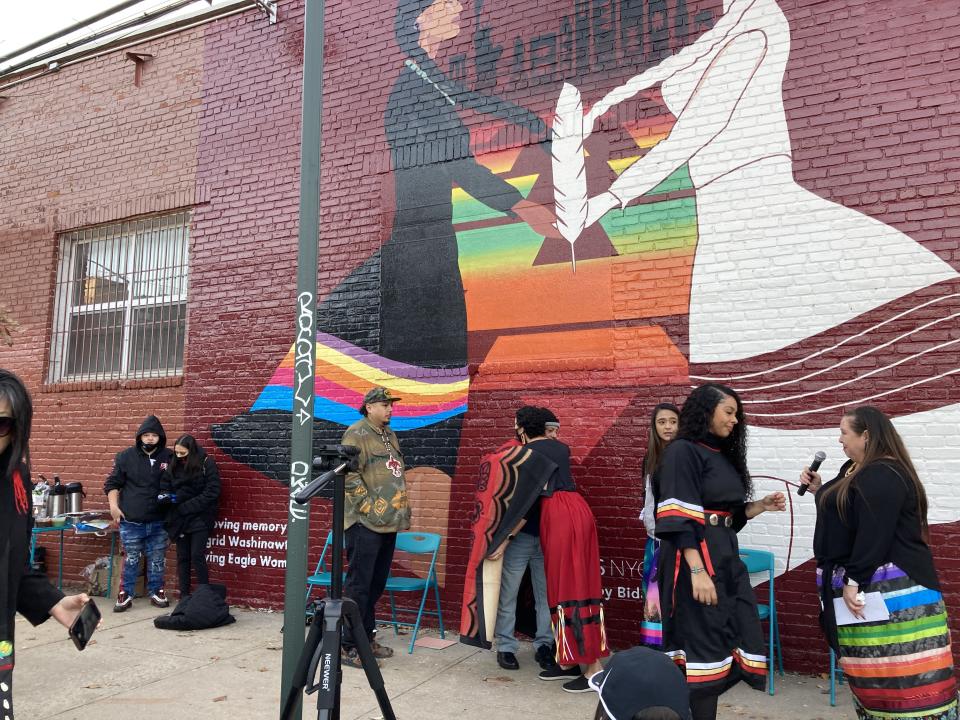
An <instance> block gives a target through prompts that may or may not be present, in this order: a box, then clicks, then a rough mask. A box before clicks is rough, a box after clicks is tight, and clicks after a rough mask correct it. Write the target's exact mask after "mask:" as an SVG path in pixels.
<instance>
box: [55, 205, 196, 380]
mask: <svg viewBox="0 0 960 720" xmlns="http://www.w3.org/2000/svg"><path fill="white" fill-rule="evenodd" d="M164 240H166V242H164ZM59 241H60V242H59V246H60V258H59V263H58V269H57V284H56V288H55V292H54V300H55V305H54V318H53V324H52V325H53V330H52V337H51V342H50V366H49V371H48V382H51V383H69V382H85V381H91V380H127V379H146V378H160V377H176V376H181V375H182V374H183V362H184V355H185V345H186V305H187V293H188V282H189V274H190V273H189V265H190V264H189V246H190V213H189V212H187V211H180V212H176V213H170V214H165V215H156V216H153V217H147V218H141V219H137V220H130V221H124V222H118V223H110V224H106V225H98V226H94V227H89V228H85V229H83V230H75V231H71V232H67V233H64V234H62V235H61V236H60V237H59ZM152 241H155V244H153V245H152V246H151V242H152ZM98 243H99V244H100V247H99V249H98V253H99V254H98V255H97V256H95V257H96V259H94V260H91V259H90V256H89V255H88V256H85V257H84V256H83V251H82V250H83V248H84V246H89V247H91V248H92V247H93V246H95V245H97V244H98ZM144 248H146V251H147V252H149V253H150V254H151V258H150V260H151V262H149V263H147V264H146V265H145V266H144V267H141V268H138V262H139V259H140V257H141V255H142V253H143V252H144ZM108 251H109V252H108ZM81 262H84V263H85V265H86V267H85V268H82V267H80V266H79V263H81ZM94 266H96V267H99V268H100V269H101V271H102V272H103V274H102V275H100V274H89V273H90V270H91V268H92V267H94ZM96 272H97V271H96V270H94V273H96ZM115 278H119V280H120V285H121V286H123V287H124V288H125V289H124V295H123V296H122V297H121V296H120V295H119V292H117V293H115V296H114V297H112V298H107V299H104V298H102V297H97V294H98V286H97V285H93V286H92V289H88V283H89V282H90V281H91V280H92V281H94V282H95V283H96V282H98V281H103V282H104V284H105V285H106V284H107V281H109V282H110V283H113V282H115ZM150 286H155V287H154V288H153V289H152V293H151V292H150V291H151V287H150ZM106 289H107V290H108V294H109V293H110V292H111V291H110V288H109V287H108V288H106ZM144 289H146V291H147V292H144ZM88 294H89V295H91V296H92V297H91V298H87V297H85V295H88ZM87 300H90V301H89V302H87ZM151 308H155V309H157V310H158V311H160V312H163V309H164V308H167V314H168V317H166V318H163V319H161V320H160V321H156V320H154V321H153V322H152V323H151V331H150V343H151V345H150V347H151V350H152V353H153V355H152V358H153V359H152V361H150V362H144V358H143V357H141V358H140V359H141V363H140V365H141V366H140V367H136V366H134V365H135V363H134V360H135V358H134V343H135V342H136V341H137V340H143V339H144V337H145V336H141V334H140V333H145V332H146V331H145V327H146V326H143V327H141V328H139V329H138V328H137V326H136V324H135V322H134V318H135V314H136V313H137V311H138V310H149V309H151ZM116 312H122V313H123V319H122V324H119V325H111V324H110V323H107V324H106V326H105V327H99V328H97V327H94V328H93V330H92V331H90V332H84V330H83V329H74V328H73V324H74V322H75V320H76V319H78V318H81V317H83V316H88V317H90V318H96V317H97V316H104V315H105V314H106V313H116ZM181 324H182V326H183V332H182V333H180V332H178V327H179V326H180V325H181ZM158 328H159V330H158ZM98 330H100V331H104V332H106V333H108V334H109V333H110V332H111V330H112V332H113V333H114V335H116V333H117V331H118V330H119V331H120V333H119V334H120V337H119V340H118V339H117V338H116V337H114V338H112V339H110V338H109V337H108V338H107V340H106V344H107V347H106V348H103V347H101V346H100V345H101V344H102V343H100V342H99V341H97V345H96V346H95V345H94V341H93V336H94V334H95V333H96V332H97V331H98ZM78 336H79V337H80V340H76V341H75V340H74V339H75V337H78ZM171 338H172V339H173V342H175V343H176V347H173V348H171V347H170V339H171ZM164 339H166V340H167V342H166V343H164V342H163V340H164ZM154 341H156V343H155V342H154ZM117 342H119V343H120V348H119V350H120V358H119V365H118V367H116V368H114V369H106V370H98V369H97V367H98V364H99V363H98V361H99V360H100V351H101V350H104V351H105V353H106V354H108V355H111V356H112V355H113V354H115V353H116V352H117V349H118V348H117V347H116V345H117ZM78 344H80V346H79V348H78V347H77V345H78ZM171 350H172V352H173V356H172V357H173V363H172V365H170V366H166V367H161V366H160V365H161V363H160V362H159V359H163V358H164V357H165V353H164V351H166V353H169V352H170V351H171ZM77 353H79V355H80V358H79V360H78V359H76V358H75V357H74V356H73V355H74V354H77ZM78 364H79V369H76V368H77V365H78ZM147 365H149V367H147ZM71 368H73V369H74V370H75V371H74V372H70V369H71Z"/></svg>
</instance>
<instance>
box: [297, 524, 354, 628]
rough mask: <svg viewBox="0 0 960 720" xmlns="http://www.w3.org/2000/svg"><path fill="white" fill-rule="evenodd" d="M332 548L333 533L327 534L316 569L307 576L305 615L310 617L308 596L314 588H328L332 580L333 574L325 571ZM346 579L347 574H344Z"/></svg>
mask: <svg viewBox="0 0 960 720" xmlns="http://www.w3.org/2000/svg"><path fill="white" fill-rule="evenodd" d="M331 547H333V531H332V530H331V531H330V532H328V533H327V541H326V542H325V543H324V544H323V551H322V552H321V553H320V559H319V560H318V561H317V567H316V569H315V570H314V571H313V574H312V575H309V576H307V615H309V616H312V614H313V613H311V612H310V596H311V595H312V594H313V591H314V588H318V587H330V584H331V582H332V580H333V573H332V572H331V571H330V570H328V569H327V553H328V552H329V551H330V548H331ZM343 577H344V578H346V577H347V574H346V573H344V574H343Z"/></svg>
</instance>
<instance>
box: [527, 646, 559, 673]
mask: <svg viewBox="0 0 960 720" xmlns="http://www.w3.org/2000/svg"><path fill="white" fill-rule="evenodd" d="M533 659H534V660H536V661H537V664H538V665H539V666H540V669H541V670H549V669H550V668H552V667H553V666H554V665H556V664H557V661H556V660H554V659H553V652H552V650H551V649H550V646H549V645H541V646H540V647H538V648H537V654H536V655H534V656H533Z"/></svg>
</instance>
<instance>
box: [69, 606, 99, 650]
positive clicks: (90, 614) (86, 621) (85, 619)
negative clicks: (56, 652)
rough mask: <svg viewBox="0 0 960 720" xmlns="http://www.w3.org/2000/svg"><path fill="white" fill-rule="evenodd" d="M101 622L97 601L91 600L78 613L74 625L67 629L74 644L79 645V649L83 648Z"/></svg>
mask: <svg viewBox="0 0 960 720" xmlns="http://www.w3.org/2000/svg"><path fill="white" fill-rule="evenodd" d="M99 624H100V610H98V609H97V605H96V603H94V602H93V600H90V601H89V602H88V603H86V604H85V605H84V606H83V608H81V610H80V612H79V613H78V614H77V619H76V620H74V621H73V625H71V626H70V629H69V630H68V631H67V632H68V633H69V634H70V638H71V639H72V640H73V644H74V645H76V646H77V650H83V649H84V648H85V647H86V646H87V643H88V642H90V638H91V636H92V635H93V631H94V630H96V629H97V625H99Z"/></svg>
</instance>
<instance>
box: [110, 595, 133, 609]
mask: <svg viewBox="0 0 960 720" xmlns="http://www.w3.org/2000/svg"><path fill="white" fill-rule="evenodd" d="M131 605H133V598H132V597H131V596H130V595H127V594H126V593H125V592H124V591H123V590H121V591H120V592H119V593H117V602H116V604H115V605H114V606H113V611H114V612H123V611H124V610H126V609H127V608H129V607H130V606H131Z"/></svg>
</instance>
